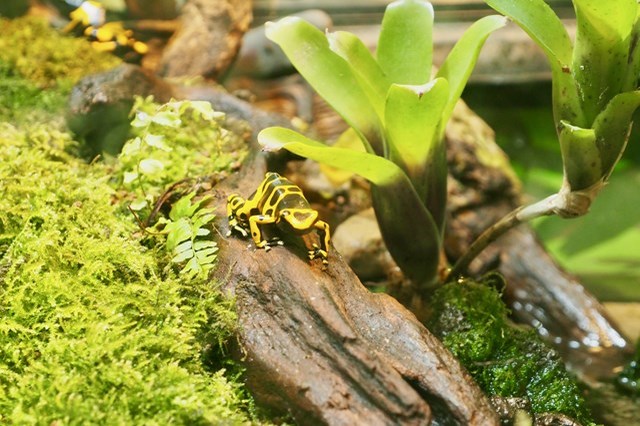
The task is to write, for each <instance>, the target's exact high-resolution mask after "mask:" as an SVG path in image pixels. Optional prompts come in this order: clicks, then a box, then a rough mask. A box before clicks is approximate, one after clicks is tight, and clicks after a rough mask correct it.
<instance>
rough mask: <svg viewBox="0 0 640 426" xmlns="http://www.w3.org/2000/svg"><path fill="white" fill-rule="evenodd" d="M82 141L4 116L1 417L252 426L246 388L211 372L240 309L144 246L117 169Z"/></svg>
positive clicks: (0, 131) (0, 136)
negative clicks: (91, 154) (80, 150)
mask: <svg viewBox="0 0 640 426" xmlns="http://www.w3.org/2000/svg"><path fill="white" fill-rule="evenodd" d="M74 149H75V142H74V141H73V140H72V138H71V137H70V136H69V135H68V134H67V133H65V132H61V131H56V130H53V129H52V128H50V127H48V126H34V127H31V128H29V129H27V130H18V129H16V128H15V127H13V126H11V125H8V124H6V123H4V124H0V181H1V186H2V188H3V196H2V197H0V423H4V422H8V423H12V424H51V423H53V422H56V421H60V422H62V423H64V424H86V423H102V424H140V423H145V424H205V423H206V424H212V423H213V424H220V423H225V424H238V423H245V422H248V421H249V417H248V414H246V409H247V407H248V405H249V403H248V402H247V398H246V397H245V396H244V392H243V390H242V388H241V387H240V385H238V384H236V383H235V382H234V381H232V380H230V379H228V378H227V377H225V374H224V371H223V370H218V369H211V367H206V366H207V365H209V366H212V365H220V364H223V363H224V362H223V360H222V358H221V357H220V351H219V350H216V348H219V344H220V342H224V341H225V340H226V339H227V338H228V337H229V336H230V335H231V334H232V333H233V327H234V323H235V314H234V311H233V309H232V306H231V303H230V302H229V301H227V300H226V299H224V298H222V296H221V295H220V293H219V291H218V290H217V288H216V286H215V284H213V283H210V282H208V281H206V280H192V281H183V280H182V279H181V277H180V276H178V275H177V274H176V273H174V272H173V271H172V269H171V268H166V262H168V256H167V254H166V253H164V252H163V251H161V250H160V248H158V247H145V246H143V245H141V244H140V240H139V239H140V238H141V236H140V232H139V229H138V228H137V225H136V223H135V220H134V218H133V216H132V215H131V214H130V213H129V212H128V211H127V210H126V209H125V208H124V207H123V205H122V203H121V202H119V197H120V195H121V194H120V193H118V192H116V191H115V190H114V188H113V187H112V186H111V185H110V181H112V179H111V177H110V174H109V173H110V169H109V168H108V167H107V166H106V165H103V164H101V163H94V164H92V165H88V164H86V163H84V162H82V161H80V160H78V159H76V158H75V157H74V156H72V155H70V154H69V152H70V151H73V150H74ZM204 354H206V356H207V357H208V359H206V360H205V359H203V356H204Z"/></svg>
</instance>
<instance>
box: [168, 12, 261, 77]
mask: <svg viewBox="0 0 640 426" xmlns="http://www.w3.org/2000/svg"><path fill="white" fill-rule="evenodd" d="M252 16H253V15H252V10H251V1H250V0H188V1H187V2H186V3H185V5H184V6H183V7H182V12H181V15H180V20H181V23H182V25H181V27H180V29H179V30H178V32H176V34H174V36H173V37H172V39H171V40H170V41H169V44H168V45H167V47H166V48H165V50H164V51H163V52H162V58H161V59H160V64H159V68H158V70H157V72H158V74H159V75H161V76H163V77H196V76H205V77H210V78H217V77H219V76H220V75H221V74H222V73H224V72H225V71H226V70H227V68H228V67H229V65H230V64H231V63H232V61H233V59H234V58H235V56H236V54H237V52H238V50H239V49H240V45H241V43H242V36H243V35H244V33H245V32H246V31H247V30H248V29H249V24H250V23H251V19H252Z"/></svg>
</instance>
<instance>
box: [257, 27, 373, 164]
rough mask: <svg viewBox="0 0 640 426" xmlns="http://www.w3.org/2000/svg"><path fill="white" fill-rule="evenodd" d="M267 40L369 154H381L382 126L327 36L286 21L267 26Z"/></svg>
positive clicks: (347, 66)
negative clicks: (280, 49) (354, 131)
mask: <svg viewBox="0 0 640 426" xmlns="http://www.w3.org/2000/svg"><path fill="white" fill-rule="evenodd" d="M266 35H267V37H268V38H269V39H270V40H272V41H273V42H275V43H276V44H278V45H279V46H280V48H282V50H283V51H284V53H285V54H286V55H287V57H288V58H289V60H290V61H291V63H292V64H293V65H294V66H295V67H296V69H297V70H298V72H299V73H300V74H301V75H302V76H303V77H304V78H305V79H306V80H307V81H308V82H309V83H310V84H311V86H313V88H314V89H315V90H316V91H317V92H318V94H319V95H320V96H322V97H323V98H324V99H325V100H326V101H327V102H328V103H329V105H331V106H332V107H333V108H334V109H335V110H336V111H337V112H338V114H340V115H341V116H342V117H343V118H344V120H345V121H346V122H347V123H348V124H349V125H350V126H352V127H353V128H354V129H355V130H356V131H357V132H358V133H359V136H360V137H361V138H362V139H363V143H365V144H367V145H368V146H367V150H368V151H374V152H376V153H378V154H380V155H381V154H382V153H383V151H384V149H383V141H382V139H381V135H382V131H381V124H380V120H379V118H378V114H377V113H376V110H375V108H374V107H373V105H372V104H371V102H370V100H369V97H368V96H367V94H366V93H365V91H364V90H363V89H362V88H361V87H360V82H359V79H358V78H357V77H356V76H355V75H354V73H353V71H352V69H351V66H350V65H349V64H348V63H347V62H346V61H345V60H344V59H343V58H342V57H341V56H340V55H338V54H337V53H335V52H334V51H332V50H331V48H330V47H329V42H328V40H327V38H326V36H325V35H324V34H323V33H322V32H321V31H320V30H318V29H317V28H316V27H314V26H313V25H311V24H310V23H308V22H306V21H304V20H302V19H300V18H297V17H287V18H284V19H281V20H280V21H278V22H276V23H271V22H270V23H267V25H266Z"/></svg>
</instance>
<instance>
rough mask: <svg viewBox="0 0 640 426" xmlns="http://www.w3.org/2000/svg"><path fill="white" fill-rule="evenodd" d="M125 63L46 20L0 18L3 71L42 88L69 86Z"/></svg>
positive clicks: (26, 17)
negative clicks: (67, 33)
mask: <svg viewBox="0 0 640 426" xmlns="http://www.w3.org/2000/svg"><path fill="white" fill-rule="evenodd" d="M120 62H121V61H120V60H119V59H118V58H116V57H115V56H113V55H110V54H106V53H103V52H98V51H96V50H95V49H92V48H91V44H90V43H89V42H88V41H86V40H84V39H81V38H76V37H72V36H68V35H64V34H61V33H60V32H59V31H57V30H55V29H53V28H51V27H50V26H49V24H48V23H47V22H46V21H45V20H43V19H42V18H38V17H33V16H25V17H21V18H17V19H13V20H8V19H2V18H0V64H2V66H0V69H3V71H4V73H5V75H6V74H12V75H13V76H16V77H22V78H25V79H27V80H29V81H31V82H33V83H34V84H35V85H36V86H38V87H52V86H55V85H58V84H63V85H66V86H69V85H71V84H74V83H75V82H76V81H78V80H79V79H80V78H81V77H83V76H85V75H87V74H90V73H94V72H99V71H104V70H107V69H110V68H113V67H115V66H116V65H118V64H119V63H120Z"/></svg>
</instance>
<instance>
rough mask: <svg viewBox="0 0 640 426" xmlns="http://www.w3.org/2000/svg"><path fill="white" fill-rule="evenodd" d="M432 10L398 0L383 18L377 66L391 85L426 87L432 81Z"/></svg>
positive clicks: (413, 0) (415, 0) (416, 2)
mask: <svg viewBox="0 0 640 426" xmlns="http://www.w3.org/2000/svg"><path fill="white" fill-rule="evenodd" d="M432 31H433V7H432V6H431V3H428V2H426V1H420V0H398V1H395V2H393V3H391V4H389V5H388V6H387V9H386V11H385V13H384V17H383V18H382V26H381V28H380V37H379V38H378V49H377V52H376V55H377V58H378V63H379V64H380V67H381V68H382V70H383V71H384V72H385V74H386V75H387V78H388V80H389V81H390V82H391V83H398V84H415V85H417V84H424V83H426V82H427V81H429V79H430V77H431V66H432V56H433V42H432Z"/></svg>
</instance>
